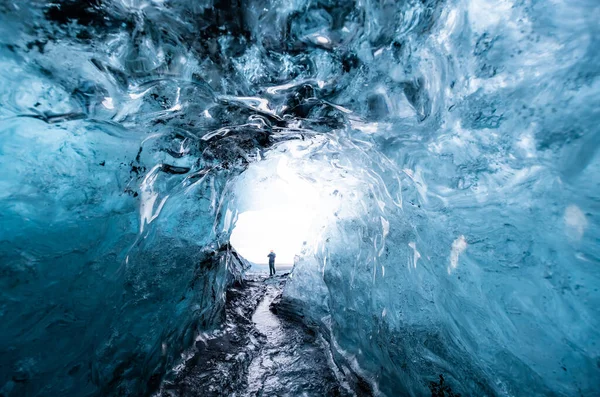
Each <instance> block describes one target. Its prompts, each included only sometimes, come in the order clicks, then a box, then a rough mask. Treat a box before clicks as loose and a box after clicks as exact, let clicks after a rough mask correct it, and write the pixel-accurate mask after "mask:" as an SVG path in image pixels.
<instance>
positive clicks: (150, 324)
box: [0, 0, 600, 396]
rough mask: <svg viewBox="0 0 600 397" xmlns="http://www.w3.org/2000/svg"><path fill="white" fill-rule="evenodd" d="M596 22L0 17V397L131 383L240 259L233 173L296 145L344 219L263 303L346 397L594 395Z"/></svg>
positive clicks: (418, 15) (134, 387) (191, 327)
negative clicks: (331, 361) (333, 371)
mask: <svg viewBox="0 0 600 397" xmlns="http://www.w3.org/2000/svg"><path fill="white" fill-rule="evenodd" d="M599 12H600V11H599V6H598V4H597V2H596V1H592V0H579V1H569V2H566V1H554V2H552V3H548V2H540V1H511V0H498V1H478V0H455V1H401V2H370V1H356V2H354V1H341V2H329V1H310V2H308V1H292V2H289V1H262V0H255V1H247V2H242V1H237V0H236V1H234V0H232V1H225V2H221V1H220V2H210V1H207V2H203V3H199V2H193V1H184V0H177V1H176V0H170V1H169V0H166V1H142V0H139V1H138V0H112V1H111V0H87V1H75V0H61V1H56V2H53V3H51V4H50V3H48V2H42V1H31V2H28V4H27V6H24V5H23V4H22V3H21V2H18V1H3V2H0V15H1V20H0V33H1V37H2V41H1V42H0V65H1V70H2V73H1V75H0V79H2V81H1V84H0V87H1V88H0V118H1V120H0V121H1V124H0V133H1V135H0V148H1V149H0V168H1V169H0V175H1V177H0V178H1V179H0V183H1V186H2V189H1V190H2V192H1V193H0V207H1V208H2V211H0V216H1V218H0V219H1V221H2V228H1V229H0V233H1V234H2V239H0V244H1V249H0V255H1V261H0V263H2V265H1V266H2V272H1V273H0V283H1V285H2V289H1V292H0V299H1V300H0V307H1V310H0V316H2V318H1V320H2V322H3V324H6V326H4V327H3V328H2V329H1V330H0V337H1V338H0V341H1V342H0V343H1V345H0V366H1V367H0V390H1V393H3V394H8V395H22V394H27V395H57V394H83V395H85V394H91V395H93V394H110V393H130V394H145V393H149V392H150V391H152V390H153V389H154V388H155V387H156V385H157V383H158V382H159V381H160V379H161V376H162V374H163V373H164V371H166V370H167V369H168V368H169V367H170V366H171V365H172V364H173V363H174V362H175V361H176V360H177V357H178V354H179V352H181V349H182V348H183V347H184V346H186V345H188V344H189V343H190V342H191V341H192V340H193V338H194V335H195V332H196V331H197V330H198V329H200V328H203V327H211V326H214V325H215V324H217V323H218V316H219V306H220V304H221V302H222V297H223V290H224V288H225V287H226V285H227V282H228V280H229V279H230V278H231V277H233V276H234V275H235V274H237V271H238V270H239V269H240V268H241V267H242V265H241V264H239V263H237V261H236V260H235V259H234V257H232V256H231V254H229V251H228V249H227V245H226V243H227V239H228V233H229V230H230V229H231V226H232V222H233V221H234V220H235V213H236V209H235V208H234V206H235V192H232V191H231V189H232V186H233V185H234V183H233V179H234V178H235V177H236V176H237V175H238V174H239V173H240V172H242V171H243V170H244V169H245V168H246V167H247V165H248V164H250V163H253V162H255V161H257V160H261V159H262V158H263V157H264V156H265V152H266V150H267V149H271V148H273V147H275V148H278V150H286V146H285V145H279V142H282V141H288V140H291V139H294V140H298V141H299V142H300V145H301V147H302V149H301V150H302V151H303V153H305V157H306V159H307V160H310V161H320V162H322V170H323V171H325V170H330V171H331V172H330V176H331V175H336V180H337V181H339V184H340V186H337V187H336V188H335V189H332V193H331V194H332V195H334V196H335V197H336V200H339V203H340V206H342V209H343V211H342V212H340V214H342V213H343V214H345V215H344V216H341V215H340V216H339V219H338V220H336V221H335V222H333V223H332V224H330V225H329V226H328V227H327V228H326V230H324V231H320V233H323V234H320V236H322V237H323V238H322V239H321V240H320V241H319V242H318V243H317V244H316V245H315V249H314V250H313V251H312V254H310V255H307V258H306V260H305V261H304V262H302V263H303V265H302V267H301V268H298V271H297V272H295V273H294V278H293V282H292V283H291V284H290V287H289V289H288V292H287V297H288V299H290V301H294V302H295V303H298V307H299V308H304V310H305V311H306V312H307V313H308V314H309V315H311V314H312V315H314V317H315V321H317V322H318V323H319V324H321V329H323V330H324V332H325V333H326V336H327V338H328V339H329V341H330V345H331V348H332V352H333V356H334V358H335V359H336V362H337V363H338V364H339V366H340V368H342V370H343V371H347V372H348V373H349V374H350V373H351V374H353V376H354V375H357V377H356V382H357V384H363V386H364V387H368V388H370V389H371V390H372V391H374V392H376V393H381V394H383V395H404V394H406V395H415V396H420V395H426V394H428V393H429V391H428V385H429V382H430V381H433V380H436V379H438V375H439V374H440V373H442V374H444V376H445V377H446V380H447V382H448V384H449V385H450V386H451V387H452V388H453V389H454V390H455V391H458V392H462V393H463V395H482V396H483V395H488V396H493V395H501V396H521V395H532V396H535V395H559V396H563V395H564V396H571V395H584V396H593V395H595V394H597V390H598V382H597V379H600V376H599V375H600V374H599V369H598V368H599V365H598V359H599V357H600V352H599V351H598V341H599V340H600V335H599V332H598V329H599V325H600V324H598V322H599V318H600V316H599V313H598V307H599V305H598V303H599V300H600V299H599V298H600V295H599V292H598V286H599V284H600V283H599V280H598V278H599V270H598V269H599V268H598V264H599V256H600V254H599V252H598V237H599V230H598V221H597V218H598V197H599V195H600V189H599V186H598V183H599V180H598V167H599V165H598V143H599V134H598V120H599V114H598V107H597V104H598V103H599V99H600V89H599V87H598V74H599V69H598V66H597V65H598V63H599V62H598V61H599V59H598V56H599V55H598V51H597V48H598V40H599V37H600V35H599V34H600V31H599V28H598V24H597V23H596V21H597V19H598V15H599ZM306 179H307V180H309V181H313V182H314V183H320V184H326V183H329V182H330V180H325V179H323V178H322V176H321V174H320V173H315V175H306ZM349 181H352V183H350V182H349ZM332 186H333V185H332ZM334 216H337V215H334ZM303 291H304V292H306V291H312V292H313V294H311V296H310V297H308V296H307V295H306V294H304V293H303ZM360 378H362V379H363V380H364V381H365V382H362V381H361V380H360ZM361 382H362V383H361ZM363 386H361V387H363Z"/></svg>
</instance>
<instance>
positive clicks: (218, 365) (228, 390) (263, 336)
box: [159, 275, 351, 397]
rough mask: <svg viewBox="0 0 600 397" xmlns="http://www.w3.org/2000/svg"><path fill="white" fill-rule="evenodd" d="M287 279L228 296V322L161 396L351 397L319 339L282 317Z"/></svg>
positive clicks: (199, 346)
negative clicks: (280, 299)
mask: <svg viewBox="0 0 600 397" xmlns="http://www.w3.org/2000/svg"><path fill="white" fill-rule="evenodd" d="M286 278H287V277H286V276H285V275H283V276H278V277H274V278H266V277H264V276H250V277H248V278H247V279H246V280H245V282H244V283H243V284H242V285H239V286H236V287H234V288H232V289H230V291H229V292H228V294H227V305H226V322H225V326H224V327H223V329H222V330H221V331H220V332H217V333H214V334H211V335H204V336H201V337H200V338H199V340H198V341H197V343H196V348H195V349H194V353H193V354H191V357H189V358H188V359H187V360H186V362H185V364H183V365H182V366H181V368H179V369H178V370H177V371H176V372H177V373H176V375H175V376H174V378H173V379H171V380H170V381H168V382H165V383H164V384H163V387H162V389H161V391H160V393H159V396H173V397H174V396H203V397H204V396H240V397H242V396H244V397H246V396H252V397H255V396H347V395H351V393H349V391H348V390H347V389H345V388H343V387H342V386H341V385H340V383H339V381H338V378H336V376H335V374H334V372H333V371H332V369H331V366H330V365H329V362H328V358H327V355H326V352H325V349H324V348H323V345H322V343H321V342H320V340H319V338H318V336H317V335H315V333H314V332H312V331H311V330H310V329H308V328H306V327H305V326H303V325H302V324H301V323H299V322H296V321H294V320H293V319H290V318H287V317H283V316H281V315H277V314H276V312H277V310H276V308H274V307H273V305H272V303H273V301H274V300H275V299H276V298H277V296H278V295H280V294H281V290H282V288H283V285H284V284H285V280H286Z"/></svg>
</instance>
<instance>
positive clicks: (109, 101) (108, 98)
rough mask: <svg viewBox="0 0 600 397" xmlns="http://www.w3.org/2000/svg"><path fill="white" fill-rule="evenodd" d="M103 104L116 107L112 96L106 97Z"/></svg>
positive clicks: (111, 107)
mask: <svg viewBox="0 0 600 397" xmlns="http://www.w3.org/2000/svg"><path fill="white" fill-rule="evenodd" d="M102 106H104V107H105V108H107V109H114V108H115V104H114V103H113V99H112V98H111V97H108V96H107V97H104V100H103V101H102Z"/></svg>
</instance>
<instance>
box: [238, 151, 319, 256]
mask: <svg viewBox="0 0 600 397" xmlns="http://www.w3.org/2000/svg"><path fill="white" fill-rule="evenodd" d="M238 186H239V187H238V189H236V190H237V192H238V197H239V198H238V200H240V208H239V210H240V214H239V215H238V219H237V222H236V224H235V228H234V230H233V232H232V234H231V238H230V241H231V244H232V245H233V247H234V248H235V249H236V250H237V251H238V252H239V253H240V254H241V255H242V256H243V257H244V258H246V259H248V260H250V261H251V262H254V263H259V264H264V263H267V262H268V258H267V254H268V253H269V251H270V250H274V251H275V253H276V254H277V259H276V264H292V263H293V261H294V256H295V255H297V254H299V253H300V250H301V249H302V247H303V244H304V242H305V241H308V242H309V244H310V243H311V242H312V241H313V240H314V238H315V236H314V235H311V230H313V228H314V226H315V224H320V223H321V222H323V221H325V220H324V217H323V216H322V212H323V205H324V204H325V202H324V201H323V200H322V197H321V192H319V191H318V190H317V189H316V187H318V185H317V186H315V184H314V183H310V182H308V181H306V180H305V179H303V178H301V177H300V176H299V175H298V174H297V172H296V170H294V169H293V168H292V167H290V166H289V165H288V161H287V159H286V157H285V156H282V157H278V158H274V159H271V160H266V161H263V162H261V163H259V164H258V165H255V166H254V167H250V168H249V169H248V170H247V171H246V173H245V175H244V176H243V178H242V179H241V180H240V181H239V185H238Z"/></svg>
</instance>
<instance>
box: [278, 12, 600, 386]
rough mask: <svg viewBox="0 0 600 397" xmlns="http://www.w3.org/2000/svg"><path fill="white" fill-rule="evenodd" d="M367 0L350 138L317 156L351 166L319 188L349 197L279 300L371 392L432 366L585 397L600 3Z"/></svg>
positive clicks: (591, 364)
mask: <svg viewBox="0 0 600 397" xmlns="http://www.w3.org/2000/svg"><path fill="white" fill-rule="evenodd" d="M370 6H372V8H371V7H369V8H368V9H367V11H366V12H367V14H368V15H369V18H366V20H365V24H364V25H363V26H362V27H361V28H359V33H357V34H358V35H359V36H360V38H353V39H352V40H353V41H352V43H353V45H355V47H354V48H356V54H357V56H358V58H359V59H360V61H357V62H358V63H359V64H361V62H362V63H363V64H367V65H368V66H362V67H361V68H360V70H359V71H358V72H357V73H356V75H355V76H354V80H353V81H352V82H351V83H349V84H348V86H347V87H346V90H347V91H346V92H344V93H343V94H340V95H339V96H337V97H336V100H335V101H334V102H335V103H336V104H338V105H341V106H343V107H345V108H346V109H348V110H351V111H352V112H353V113H354V114H359V115H360V116H361V117H357V118H356V119H350V125H351V126H352V127H351V128H349V129H350V132H349V135H350V139H351V140H352V141H353V142H354V144H355V145H354V146H352V147H350V148H345V149H344V150H343V151H341V152H340V151H338V150H336V149H334V148H332V150H331V151H330V152H329V153H323V151H321V153H320V154H321V155H322V156H324V157H329V158H333V159H335V160H334V161H332V162H331V164H327V163H324V165H323V166H324V167H328V166H334V168H333V169H336V168H341V169H344V170H346V171H347V172H348V174H347V175H350V176H354V177H355V178H359V179H362V180H363V181H364V183H363V189H357V188H356V187H355V186H352V187H351V188H346V189H344V188H338V189H336V190H335V191H333V190H332V194H336V195H342V196H344V197H345V199H347V200H355V199H356V197H357V196H358V197H360V205H361V206H362V208H363V209H364V210H363V213H362V215H360V216H356V217H354V218H351V219H347V218H344V219H340V220H339V221H337V222H336V223H335V224H334V225H331V226H330V227H329V228H328V232H327V233H325V234H324V236H323V238H322V240H321V244H320V245H318V246H317V247H316V249H315V251H314V252H313V254H312V255H310V256H311V257H309V258H306V259H305V260H304V261H303V262H301V264H300V267H299V268H298V269H296V270H295V273H294V275H293V282H292V283H291V284H290V285H289V287H288V289H287V292H286V294H287V297H288V299H289V300H290V301H291V302H293V303H296V304H299V305H300V306H303V305H302V303H301V302H304V301H308V302H310V305H309V306H305V308H304V311H305V313H307V314H308V315H309V316H312V317H313V319H314V320H315V321H316V322H317V323H318V324H320V326H321V329H325V330H326V333H327V334H328V335H329V336H330V344H331V347H332V350H333V351H334V357H336V359H337V361H338V363H339V364H340V366H341V367H342V368H345V371H346V372H349V373H352V372H353V373H358V374H361V376H362V377H363V378H364V379H366V380H368V382H370V388H371V389H372V390H374V391H376V392H379V393H382V394H383V395H415V396H420V395H427V394H428V393H429V390H428V389H429V385H430V383H429V382H431V381H435V380H436V379H437V377H438V375H439V374H443V375H444V376H445V379H446V382H447V384H449V385H450V386H451V387H452V389H453V390H454V391H455V392H460V393H463V395H478V396H484V395H486V396H495V395H501V396H520V395H527V396H546V395H561V396H563V395H564V396H575V395H585V396H593V395H596V394H597V392H598V390H599V386H600V384H599V383H598V379H600V369H599V368H600V367H599V366H598V363H599V361H598V359H599V357H600V355H599V353H600V352H599V350H598V341H599V339H600V333H599V331H598V329H599V325H600V324H599V319H600V313H599V309H598V308H599V306H598V302H599V299H600V293H599V291H598V288H599V286H600V279H599V278H600V270H599V268H598V266H597V265H598V259H599V246H598V238H599V232H600V230H599V228H598V222H597V218H598V206H597V203H598V197H599V194H600V189H599V188H600V186H599V184H598V183H599V181H600V179H599V178H598V175H599V171H600V169H599V166H600V163H599V159H598V150H597V149H598V142H599V141H598V139H599V136H600V135H599V131H598V126H597V123H598V120H599V118H598V116H599V114H598V110H597V106H596V104H597V103H598V100H599V99H600V91H599V86H598V78H597V77H598V71H599V69H598V67H597V61H598V56H597V52H596V51H595V48H597V47H598V44H599V42H598V39H599V36H598V33H599V31H598V29H597V27H596V25H595V24H594V23H593V22H592V21H591V19H590V18H591V15H598V6H597V4H595V3H592V2H576V3H572V2H569V3H568V4H567V3H562V2H555V3H553V4H552V5H549V4H547V3H541V2H525V3H523V2H476V1H459V2H445V3H440V4H437V5H433V4H431V5H430V7H428V5H427V4H425V5H423V3H420V4H417V3H415V4H412V3H409V2H407V3H396V4H391V3H390V4H386V5H381V4H378V5H374V4H370ZM410 6H412V7H410ZM406 7H409V8H406ZM322 13H325V11H322ZM390 15H395V16H396V17H397V18H395V19H393V20H392V19H391V17H390ZM331 28H332V27H331V25H329V26H327V24H326V23H325V22H323V23H322V25H321V28H320V29H321V30H320V31H321V32H327V31H329V30H328V29H331ZM340 34H341V33H340ZM327 37H334V33H328V36H327ZM357 149H360V150H357ZM365 170H367V171H365ZM315 260H316V263H317V264H316V263H315ZM308 274H312V277H311V276H309V275H308Z"/></svg>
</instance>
